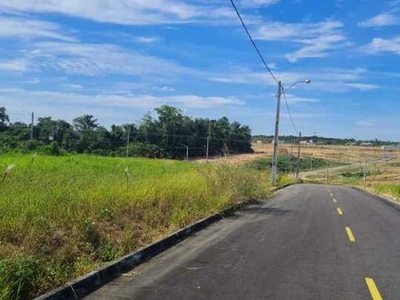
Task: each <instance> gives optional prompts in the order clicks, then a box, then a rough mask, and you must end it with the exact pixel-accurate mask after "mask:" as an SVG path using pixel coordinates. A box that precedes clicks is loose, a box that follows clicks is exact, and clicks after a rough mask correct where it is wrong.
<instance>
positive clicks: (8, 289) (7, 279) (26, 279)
mask: <svg viewBox="0 0 400 300" xmlns="http://www.w3.org/2000/svg"><path fill="white" fill-rule="evenodd" d="M40 275H41V266H40V264H39V262H37V261H36V260H35V259H33V258H32V257H28V256H23V255H20V256H16V257H14V258H10V259H4V260H1V261H0V299H10V300H13V299H29V298H32V297H33V296H34V292H35V290H34V287H35V285H36V284H35V283H36V281H37V279H38V278H39V277H40Z"/></svg>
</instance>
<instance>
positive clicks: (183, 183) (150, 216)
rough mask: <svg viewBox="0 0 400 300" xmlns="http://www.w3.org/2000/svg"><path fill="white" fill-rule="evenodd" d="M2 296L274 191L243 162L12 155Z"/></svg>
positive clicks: (0, 261)
mask: <svg viewBox="0 0 400 300" xmlns="http://www.w3.org/2000/svg"><path fill="white" fill-rule="evenodd" d="M11 165H15V167H14V168H13V170H12V172H11V173H9V174H8V175H7V176H6V178H4V180H3V182H0V214H1V215H0V298H1V299H28V298H32V297H34V296H36V295H39V294H41V293H44V292H46V291H48V290H50V289H51V288H54V287H56V286H59V285H61V284H64V283H65V282H66V281H68V280H70V279H72V278H75V277H77V276H79V275H82V274H84V273H87V272H89V271H92V270H93V269H96V268H97V267H99V266H100V265H101V264H103V263H104V262H108V261H111V260H113V259H115V258H117V257H120V256H122V255H123V254H126V253H128V252H130V251H133V250H135V249H137V248H139V247H141V246H143V245H145V244H148V243H150V242H152V241H154V240H156V239H159V238H161V237H163V236H165V235H167V234H168V233H170V232H172V231H175V230H177V229H178V228H181V227H183V226H186V225H188V224H190V223H192V222H194V221H196V220H198V219H200V218H203V217H205V216H208V215H210V214H212V213H215V212H217V211H220V210H222V209H223V208H225V207H227V206H229V205H231V204H233V203H235V202H238V201H241V200H245V199H259V198H263V197H265V196H267V195H268V194H269V193H270V188H271V187H270V184H269V182H270V180H269V178H268V174H267V173H266V172H261V171H256V170H252V169H250V168H246V167H237V166H236V167H235V166H212V165H204V164H201V165H200V164H189V163H183V162H177V161H169V160H149V159H124V158H108V157H97V156H85V155H81V156H64V157H50V156H37V157H35V159H32V156H29V155H18V154H15V155H6V156H1V157H0V171H2V172H5V171H6V170H7V168H8V167H9V166H11Z"/></svg>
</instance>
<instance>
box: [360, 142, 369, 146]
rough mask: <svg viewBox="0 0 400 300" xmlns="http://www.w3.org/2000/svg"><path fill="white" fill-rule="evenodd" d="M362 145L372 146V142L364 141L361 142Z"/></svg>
mask: <svg viewBox="0 0 400 300" xmlns="http://www.w3.org/2000/svg"><path fill="white" fill-rule="evenodd" d="M360 146H364V147H370V146H372V143H370V142H363V143H361V144H360Z"/></svg>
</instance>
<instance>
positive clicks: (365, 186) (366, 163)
mask: <svg viewBox="0 0 400 300" xmlns="http://www.w3.org/2000/svg"><path fill="white" fill-rule="evenodd" d="M367 166H368V162H367V161H365V165H364V190H366V189H367Z"/></svg>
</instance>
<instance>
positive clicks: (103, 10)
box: [0, 0, 266, 25]
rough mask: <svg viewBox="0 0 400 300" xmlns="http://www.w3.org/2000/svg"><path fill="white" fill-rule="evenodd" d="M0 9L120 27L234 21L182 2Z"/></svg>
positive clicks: (110, 0) (108, 0)
mask: <svg viewBox="0 0 400 300" xmlns="http://www.w3.org/2000/svg"><path fill="white" fill-rule="evenodd" d="M264 1H266V0H264ZM198 2H199V1H198ZM0 10H6V11H12V12H15V11H16V12H29V13H59V14H64V15H69V16H73V17H79V18H86V19H90V20H93V21H97V22H103V23H115V24H123V25H145V24H179V23H189V22H201V23H203V22H209V21H223V20H221V18H222V19H225V18H228V19H229V18H230V19H233V18H234V14H233V12H232V10H231V9H229V8H225V7H222V8H221V7H220V6H219V5H215V4H212V3H211V4H205V3H204V2H203V3H202V5H200V4H196V3H195V2H194V3H193V2H192V3H188V2H186V1H183V0H146V1H144V0H85V1H82V0H46V1H37V0H0Z"/></svg>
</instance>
